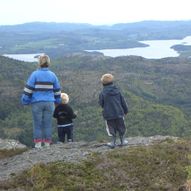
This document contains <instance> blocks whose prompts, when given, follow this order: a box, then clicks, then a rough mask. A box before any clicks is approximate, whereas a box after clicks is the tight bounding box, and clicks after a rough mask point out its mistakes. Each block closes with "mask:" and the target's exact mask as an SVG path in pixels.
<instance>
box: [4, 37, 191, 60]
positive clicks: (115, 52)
mask: <svg viewBox="0 0 191 191" xmlns="http://www.w3.org/2000/svg"><path fill="white" fill-rule="evenodd" d="M140 42H141V43H144V44H146V45H149V46H147V47H138V48H127V49H103V50H86V51H88V52H95V51H96V52H101V53H103V54H104V55H105V56H111V57H117V56H128V55H135V56H142V57H145V58H153V59H160V58H166V57H177V56H179V53H178V52H177V51H175V50H173V49H172V48H171V47H172V46H173V45H180V44H181V45H191V36H187V37H185V38H184V39H181V40H176V39H175V40H148V41H140ZM41 54H43V53H36V54H4V55H3V56H6V57H9V58H13V59H16V60H21V61H25V62H37V61H38V60H37V58H35V57H36V56H38V55H41Z"/></svg>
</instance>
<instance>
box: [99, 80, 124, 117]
mask: <svg viewBox="0 0 191 191" xmlns="http://www.w3.org/2000/svg"><path fill="white" fill-rule="evenodd" d="M99 104H100V105H101V107H102V108H103V117H104V119H106V120H110V119H117V118H123V117H124V115H126V114H127V113H128V107H127V104H126V102H125V100H124V97H123V96H122V95H121V93H120V91H119V89H118V88H117V87H116V86H114V85H113V84H108V85H104V86H103V90H102V92H101V93H100V95H99Z"/></svg>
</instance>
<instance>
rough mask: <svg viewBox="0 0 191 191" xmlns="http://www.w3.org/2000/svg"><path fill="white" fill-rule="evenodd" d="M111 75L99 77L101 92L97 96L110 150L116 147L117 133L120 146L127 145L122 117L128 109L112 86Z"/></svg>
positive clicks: (122, 98) (118, 92)
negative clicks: (101, 85)
mask: <svg viewBox="0 0 191 191" xmlns="http://www.w3.org/2000/svg"><path fill="white" fill-rule="evenodd" d="M113 78H114V77H113V75H112V74H104V75H103V76H102V77H101V82H102V84H103V90H102V92H101V93H100V95H99V104H100V106H101V107H102V108H103V117H104V119H105V120H106V129H107V132H108V135H109V136H112V142H111V143H108V144H107V145H108V146H109V147H111V148H115V146H116V134H117V132H118V133H119V138H120V145H119V146H123V145H126V144H127V141H126V140H125V138H124V136H125V132H126V127H125V123H124V116H125V115H127V113H128V107H127V104H126V102H125V100H124V97H123V96H122V95H121V93H120V91H119V89H118V88H117V87H116V86H115V85H114V84H113Z"/></svg>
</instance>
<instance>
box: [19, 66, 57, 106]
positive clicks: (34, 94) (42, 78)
mask: <svg viewBox="0 0 191 191" xmlns="http://www.w3.org/2000/svg"><path fill="white" fill-rule="evenodd" d="M60 95H61V91H60V84H59V81H58V78H57V76H56V75H55V73H53V72H52V71H50V70H49V69H48V68H39V69H38V70H36V71H34V72H33V73H32V74H31V76H30V77H29V79H28V81H27V84H26V86H25V88H24V92H23V94H22V98H21V102H22V104H23V105H28V104H31V103H35V102H41V101H47V102H55V103H60V102H61V98H60Z"/></svg>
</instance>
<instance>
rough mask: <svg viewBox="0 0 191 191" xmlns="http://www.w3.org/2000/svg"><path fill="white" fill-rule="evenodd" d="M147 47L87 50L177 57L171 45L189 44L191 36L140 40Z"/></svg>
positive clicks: (114, 55)
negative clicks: (178, 38)
mask: <svg viewBox="0 0 191 191" xmlns="http://www.w3.org/2000/svg"><path fill="white" fill-rule="evenodd" d="M140 42H141V43H144V44H146V45H149V46H147V47H138V48H127V49H102V50H87V51H88V52H94V51H96V52H101V53H103V54H104V55H105V56H111V57H117V56H128V55H135V56H142V57H145V58H153V59H160V58H166V57H177V56H179V53H178V52H177V51H175V50H174V49H172V48H171V47H172V46H173V45H180V44H181V45H191V36H188V37H186V38H184V39H182V40H176V39H175V40H149V41H140Z"/></svg>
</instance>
